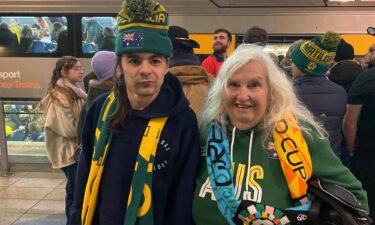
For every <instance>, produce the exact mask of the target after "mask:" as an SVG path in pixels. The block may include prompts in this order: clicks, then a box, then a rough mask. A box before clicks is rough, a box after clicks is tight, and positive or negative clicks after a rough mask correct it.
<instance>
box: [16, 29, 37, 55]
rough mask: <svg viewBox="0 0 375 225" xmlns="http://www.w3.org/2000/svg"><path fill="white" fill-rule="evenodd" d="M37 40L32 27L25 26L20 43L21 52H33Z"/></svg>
mask: <svg viewBox="0 0 375 225" xmlns="http://www.w3.org/2000/svg"><path fill="white" fill-rule="evenodd" d="M34 40H35V38H34V36H33V31H32V28H31V26H30V25H28V24H25V25H23V26H22V30H21V41H20V46H19V49H20V52H25V53H29V52H31V50H32V44H33V41H34Z"/></svg>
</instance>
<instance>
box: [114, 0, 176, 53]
mask: <svg viewBox="0 0 375 225" xmlns="http://www.w3.org/2000/svg"><path fill="white" fill-rule="evenodd" d="M117 25H118V35H117V37H116V45H115V49H116V54H117V55H122V54H129V53H138V52H151V53H155V54H159V55H162V56H166V57H170V56H171V52H172V44H171V41H170V39H169V37H168V34H167V32H168V28H169V27H168V12H167V11H166V10H165V8H164V7H163V6H162V5H160V4H159V3H157V2H155V0H123V2H122V5H121V11H120V12H119V13H118V15H117Z"/></svg>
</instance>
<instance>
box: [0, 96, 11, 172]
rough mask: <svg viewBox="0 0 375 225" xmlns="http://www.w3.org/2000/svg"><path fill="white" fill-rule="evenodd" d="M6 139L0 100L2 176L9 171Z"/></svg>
mask: <svg viewBox="0 0 375 225" xmlns="http://www.w3.org/2000/svg"><path fill="white" fill-rule="evenodd" d="M6 141H7V140H6V134H5V115H4V103H3V102H2V101H0V166H1V170H2V171H3V174H1V175H2V176H9V173H10V168H9V163H8V147H7V142H6Z"/></svg>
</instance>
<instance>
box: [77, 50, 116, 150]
mask: <svg viewBox="0 0 375 225" xmlns="http://www.w3.org/2000/svg"><path fill="white" fill-rule="evenodd" d="M116 62H117V56H116V54H115V53H114V52H110V51H99V52H97V53H95V55H94V56H93V57H92V59H91V70H92V73H93V74H95V76H96V77H97V79H95V81H96V82H91V83H89V86H88V94H87V101H86V102H85V105H84V106H83V108H82V111H81V114H80V118H79V125H78V144H79V146H80V145H81V138H82V137H81V136H82V128H83V125H84V124H85V119H86V114H87V112H88V111H89V108H90V106H91V104H92V103H93V102H94V101H95V99H96V98H97V97H98V96H99V95H102V94H104V93H106V92H109V91H110V90H111V89H112V87H113V86H114V84H115V80H116Z"/></svg>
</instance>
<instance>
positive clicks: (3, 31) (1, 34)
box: [0, 22, 18, 52]
mask: <svg viewBox="0 0 375 225" xmlns="http://www.w3.org/2000/svg"><path fill="white" fill-rule="evenodd" d="M0 47H3V48H5V51H8V52H13V51H15V50H17V49H18V40H17V35H16V34H14V33H13V32H12V31H11V30H10V28H9V25H8V24H7V23H6V22H2V23H1V24H0Z"/></svg>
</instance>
